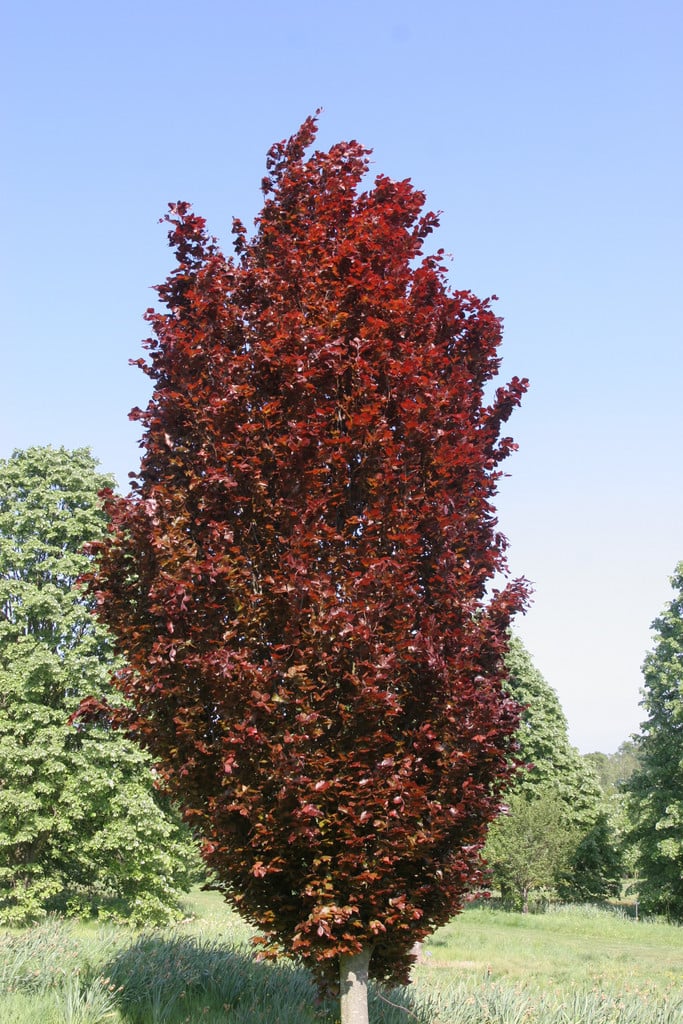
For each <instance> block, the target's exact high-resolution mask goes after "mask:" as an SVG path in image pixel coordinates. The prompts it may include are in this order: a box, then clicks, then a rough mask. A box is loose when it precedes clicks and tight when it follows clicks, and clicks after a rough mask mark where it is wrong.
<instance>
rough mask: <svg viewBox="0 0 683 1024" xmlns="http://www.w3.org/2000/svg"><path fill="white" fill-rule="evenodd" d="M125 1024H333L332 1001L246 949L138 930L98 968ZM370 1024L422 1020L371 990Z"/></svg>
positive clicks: (298, 972)
mask: <svg viewBox="0 0 683 1024" xmlns="http://www.w3.org/2000/svg"><path fill="white" fill-rule="evenodd" d="M102 970H103V973H104V974H105V975H106V982H107V985H108V988H109V990H110V991H111V992H113V993H114V994H115V995H114V998H115V1001H116V1006H117V1009H118V1011H119V1014H120V1015H121V1017H122V1019H123V1020H124V1021H125V1022H126V1024H194V1022H195V1021H200V1020H201V1021H202V1022H204V1024H219V1022H220V1024H226V1022H227V1021H229V1022H230V1024H334V1022H335V1021H337V1020H338V1019H339V1004H338V1002H337V1001H336V1000H334V999H332V1000H326V1001H324V1000H321V999H320V997H319V995H318V992H317V989H316V986H315V984H314V982H313V980H312V978H311V975H310V974H309V973H308V971H306V970H304V969H303V968H300V967H294V966H291V965H289V964H287V963H286V962H284V961H283V962H282V963H278V964H273V963H266V962H259V961H257V960H256V959H255V957H254V953H253V952H252V950H251V949H250V947H247V946H242V947H232V946H229V945H228V944H224V943H222V942H220V941H216V940H212V939H206V938H201V937H199V938H197V937H194V936H186V935H170V936H169V935H168V933H165V934H163V935H159V934H155V933H143V934H142V935H140V936H139V937H138V938H136V939H135V941H134V942H133V943H132V944H131V945H129V946H127V947H126V948H125V949H123V950H119V951H118V952H117V953H116V954H115V955H114V956H112V957H111V958H110V960H109V962H108V963H107V964H106V966H105V967H103V968H102ZM369 1001H370V1006H371V1014H372V1019H373V1021H377V1024H410V1022H412V1021H418V1022H419V1024H423V1022H427V1021H428V1020H430V1019H431V1017H429V1016H427V1015H426V1014H425V1012H424V1009H422V1010H421V1009H420V1008H419V1007H418V1006H416V1005H415V1004H414V1001H413V999H412V997H411V995H410V993H409V992H407V991H404V990H398V991H396V990H392V991H390V992H387V991H385V990H384V989H382V988H379V987H372V988H371V992H370V1000H369Z"/></svg>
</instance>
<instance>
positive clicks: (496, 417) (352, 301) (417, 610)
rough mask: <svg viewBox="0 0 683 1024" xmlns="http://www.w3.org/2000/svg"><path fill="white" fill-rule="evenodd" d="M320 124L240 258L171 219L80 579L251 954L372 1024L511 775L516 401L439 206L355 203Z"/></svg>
mask: <svg viewBox="0 0 683 1024" xmlns="http://www.w3.org/2000/svg"><path fill="white" fill-rule="evenodd" d="M315 134H316V124H315V119H313V118H309V119H308V120H307V121H306V122H305V123H304V124H303V125H302V127H301V128H300V129H299V131H298V132H297V133H296V134H295V135H294V136H293V137H292V138H291V139H290V140H289V141H287V142H282V143H278V144H277V145H275V146H273V147H272V149H271V150H270V152H269V155H268V162H267V176H266V177H265V178H264V179H263V185H262V188H263V193H264V196H265V202H264V206H263V210H262V212H261V214H260V215H259V217H258V218H257V221H256V231H255V234H254V236H253V237H248V235H247V233H246V231H245V229H244V227H243V225H242V224H241V223H240V222H239V221H235V222H234V225H233V233H234V248H235V256H234V257H226V256H225V255H224V254H223V253H222V252H221V250H220V249H219V247H218V245H217V243H216V241H215V239H213V238H211V237H210V236H208V235H207V233H206V231H205V225H204V221H203V220H202V219H201V218H200V217H198V216H196V215H195V214H194V213H193V212H192V211H191V209H190V207H189V206H188V204H186V203H177V204H174V205H173V206H171V208H170V213H169V214H168V216H167V217H166V220H167V221H168V223H169V225H170V232H169V238H170V244H171V246H172V247H173V249H174V250H175V254H176V259H177V264H176V267H175V269H174V270H173V272H172V273H171V274H170V276H169V278H168V279H167V281H166V282H165V283H164V284H163V285H161V286H160V287H159V288H158V294H159V298H160V300H161V302H162V303H163V305H164V307H165V309H164V311H162V312H158V311H156V312H155V311H153V310H149V311H148V313H147V319H148V321H149V323H150V324H151V327H152V331H153V336H152V338H150V339H149V340H148V341H147V348H148V351H149V357H148V359H147V360H146V361H145V360H138V362H139V365H140V366H141V368H142V369H143V370H144V372H145V373H147V374H148V376H149V377H150V379H151V380H152V382H153V385H154V391H153V395H152V398H151V400H150V402H149V405H148V406H147V408H146V409H144V410H139V409H136V410H134V411H133V413H132V416H133V417H134V418H135V419H137V420H139V421H140V422H141V424H142V426H143V428H144V435H143V440H142V447H143V457H142V462H141V467H140V471H139V473H138V474H137V476H136V478H135V479H134V482H133V487H132V492H131V494H130V495H129V496H128V497H118V496H115V495H113V494H111V493H110V494H108V496H107V498H106V506H107V511H108V514H109V516H110V517H111V529H110V533H109V535H108V538H107V540H106V541H105V542H104V543H102V544H98V545H95V548H96V553H97V555H98V561H97V568H96V571H94V572H93V573H92V575H91V576H90V577H89V588H90V591H91V593H92V594H94V595H95V596H96V599H97V603H98V609H99V615H100V618H101V619H102V621H103V622H105V623H106V624H107V625H108V626H109V627H110V628H111V630H112V631H113V633H114V635H115V636H116V637H117V638H118V647H119V650H120V652H121V653H122V654H123V655H124V656H125V659H126V663H127V668H126V669H125V671H124V672H122V673H120V674H119V675H118V676H117V677H116V679H115V680H114V683H115V685H116V686H117V687H118V688H119V689H120V690H121V691H122V692H123V694H124V695H125V697H126V698H127V700H128V702H129V707H128V710H126V711H125V712H122V711H118V712H115V713H113V717H114V720H115V722H116V723H117V724H118V725H119V726H121V727H124V728H126V729H127V730H128V732H129V733H130V734H131V735H133V736H136V737H137V738H138V739H139V741H140V743H141V744H142V745H143V746H144V747H145V748H147V749H149V750H150V751H151V752H152V754H153V756H154V758H155V761H156V763H157V765H158V768H159V772H160V773H161V776H162V777H163V780H164V783H165V785H166V787H167V789H168V790H169V792H170V793H171V794H172V795H173V797H174V798H175V799H176V800H177V801H178V802H179V803H180V804H181V806H182V807H183V808H184V813H185V817H186V818H187V820H188V821H189V822H190V823H191V825H192V826H193V827H194V828H195V829H196V830H197V831H198V832H199V833H200V834H201V835H202V836H203V840H204V856H205V858H206V860H207V863H208V864H209V865H210V866H211V868H212V869H213V871H214V872H215V873H216V875H217V877H218V878H219V879H220V886H221V888H222V891H223V892H224V894H225V897H226V899H227V900H228V901H229V902H230V903H231V904H232V905H233V906H235V907H236V908H237V910H238V911H239V912H240V913H241V914H242V915H243V916H244V917H245V918H246V919H248V920H249V921H251V922H253V923H254V924H256V925H257V926H258V927H259V928H260V929H261V932H262V936H263V938H262V942H263V944H264V952H265V953H266V954H274V953H275V952H276V951H278V950H284V951H286V952H287V953H288V954H289V955H290V956H292V957H294V958H295V959H297V960H298V961H300V962H302V963H304V964H306V965H308V966H309V967H311V968H312V970H313V971H314V972H315V974H316V975H317V977H318V979H319V980H321V981H322V982H327V981H330V979H332V978H337V979H340V983H341V993H342V1019H343V1020H344V1021H352V1020H353V1021H356V1020H363V1019H367V1008H366V992H365V980H366V979H367V976H368V973H369V974H370V976H374V977H375V978H378V979H381V980H383V981H388V982H399V983H405V982H406V981H407V980H408V972H409V969H410V966H411V963H412V958H411V953H410V951H411V948H412V946H413V944H414V943H415V942H416V941H418V940H421V939H422V938H424V936H425V935H427V934H428V933H429V932H431V931H432V930H433V929H434V928H435V927H436V926H438V925H440V924H442V923H443V922H445V921H447V920H448V919H449V918H450V917H451V916H452V915H453V914H454V913H456V912H457V911H458V910H459V908H460V907H461V906H462V904H463V901H464V900H465V898H466V895H467V893H468V892H470V890H471V889H472V887H473V886H476V885H477V884H478V882H479V880H480V870H479V865H480V861H479V857H480V850H481V847H482V845H483V843H484V840H485V837H486V831H487V826H488V824H489V822H491V821H492V820H493V819H494V818H495V817H496V815H497V814H498V812H499V806H500V798H501V792H502V790H503V788H504V787H505V786H506V784H507V782H508V779H509V777H510V773H511V767H510V764H511V758H510V754H511V750H512V749H513V748H514V733H515V729H516V726H517V723H518V707H517V705H516V704H515V703H514V702H513V701H512V700H511V699H509V698H508V697H507V696H506V694H505V692H504V684H505V678H506V672H505V668H504V664H503V658H504V655H505V653H506V649H507V644H508V626H509V624H510V620H511V616H512V615H513V614H514V613H515V612H517V611H518V610H520V609H521V607H522V605H523V603H524V601H525V596H526V594H525V585H524V582H523V581H515V582H511V583H509V584H508V585H507V586H505V587H504V589H501V590H498V591H496V590H493V591H492V592H490V590H491V588H490V584H491V581H492V580H493V578H494V577H495V576H497V575H498V574H500V573H504V572H505V568H506V566H505V554H504V552H505V547H506V542H505V539H504V537H503V536H502V535H501V534H500V533H499V532H498V530H497V522H496V516H495V511H494V508H493V505H492V499H493V497H494V495H495V491H496V486H497V481H498V479H499V477H500V470H499V465H500V463H501V461H502V460H503V459H504V458H505V457H506V456H507V455H508V454H509V453H510V452H511V451H512V450H513V449H514V447H515V446H514V444H513V442H512V440H511V439H510V438H509V437H505V436H501V428H502V425H503V424H504V423H505V422H506V421H507V419H508V417H509V416H510V414H511V412H512V410H513V409H514V407H515V406H516V405H517V404H518V403H519V401H520V398H521V396H522V394H523V392H524V391H525V389H526V385H527V382H526V381H524V380H519V379H517V378H513V380H512V381H511V382H510V383H509V384H508V385H507V386H504V387H499V388H498V390H497V391H496V392H495V396H494V397H493V398H492V399H491V400H487V398H486V393H487V392H486V386H487V384H488V383H489V382H490V381H491V380H492V379H493V378H494V377H495V376H496V374H497V370H498V367H499V356H498V346H499V343H500V339H501V324H500V321H499V319H498V318H497V317H496V316H495V315H494V313H493V312H492V311H491V309H490V306H489V303H488V301H482V300H479V299H477V298H476V297H475V296H474V295H472V294H471V293H470V292H467V291H452V290H450V289H449V287H448V285H447V283H446V278H445V270H444V266H443V261H442V257H443V253H442V251H441V250H440V251H439V252H438V253H437V254H436V255H427V256H425V255H423V244H424V241H425V239H426V238H427V236H428V235H429V234H430V232H431V231H432V230H433V228H434V227H435V226H436V225H437V223H438V220H437V217H436V216H435V215H434V214H432V213H428V212H424V210H423V207H424V201H425V200H424V195H423V194H422V193H421V192H419V191H417V190H416V189H415V188H414V187H413V186H412V185H411V184H410V182H409V181H398V182H397V181H392V180H390V179H389V178H387V177H384V176H383V175H380V176H378V177H377V178H376V179H375V182H374V185H373V186H372V187H371V188H369V189H368V191H361V183H362V181H363V178H364V176H365V175H366V172H367V169H368V153H369V151H368V150H366V149H363V148H362V147H361V146H360V145H359V144H358V143H356V142H351V143H340V144H338V145H335V146H333V147H332V148H331V149H330V150H329V152H313V153H312V154H311V155H307V151H308V150H309V147H310V146H311V144H312V143H313V141H314V139H315ZM98 710H99V711H100V712H101V705H96V704H92V703H91V704H90V705H87V706H86V707H84V708H83V713H90V714H96V713H98ZM354 979H355V980H354Z"/></svg>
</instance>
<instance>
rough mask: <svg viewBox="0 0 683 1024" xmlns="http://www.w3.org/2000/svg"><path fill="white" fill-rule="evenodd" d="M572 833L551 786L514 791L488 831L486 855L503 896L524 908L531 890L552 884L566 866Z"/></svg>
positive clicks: (573, 838)
mask: <svg viewBox="0 0 683 1024" xmlns="http://www.w3.org/2000/svg"><path fill="white" fill-rule="evenodd" d="M576 845H577V833H576V829H575V827H573V826H572V823H571V821H570V820H569V816H568V813H567V808H566V805H565V803H564V801H563V800H562V798H561V797H560V796H559V794H558V793H557V790H556V788H555V787H554V786H553V785H550V784H546V785H543V786H540V785H539V786H537V787H536V789H535V791H534V792H533V793H529V792H525V791H523V790H522V791H518V792H516V793H514V794H513V795H512V796H511V798H510V800H509V813H508V814H506V815H504V816H503V817H501V818H499V819H498V821H497V822H496V823H495V824H494V825H493V827H492V828H491V829H490V831H489V839H488V842H487V844H486V857H487V859H488V861H489V864H490V866H491V869H492V871H493V875H494V878H495V879H496V882H497V884H498V885H499V886H500V889H501V892H502V895H503V899H504V900H505V901H506V902H507V903H509V904H511V905H512V906H514V907H516V908H517V909H519V908H520V907H521V909H522V910H524V911H525V912H526V911H527V910H528V909H529V898H530V895H531V893H532V892H534V891H538V890H542V889H550V890H552V889H553V888H554V886H555V882H556V879H557V877H558V875H561V874H563V873H564V872H566V871H567V870H568V868H569V865H570V861H571V857H572V854H573V853H574V851H575V849H576Z"/></svg>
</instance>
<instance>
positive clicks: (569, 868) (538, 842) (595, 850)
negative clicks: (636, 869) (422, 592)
mask: <svg viewBox="0 0 683 1024" xmlns="http://www.w3.org/2000/svg"><path fill="white" fill-rule="evenodd" d="M506 663H507V668H508V671H509V680H508V686H507V688H508V691H509V692H510V693H511V694H512V696H514V698H515V700H517V701H519V703H520V704H522V705H523V706H524V709H525V710H524V711H523V713H522V719H521V722H520V727H519V730H518V733H517V739H518V742H519V746H520V750H519V757H520V759H521V760H522V762H523V763H524V765H525V766H526V767H523V768H522V769H521V771H520V772H519V773H518V775H517V777H516V780H515V783H514V788H513V792H514V794H515V798H513V799H512V800H511V801H510V809H509V814H508V815H507V816H506V817H505V818H503V819H502V820H501V822H500V823H499V825H498V826H497V827H496V829H495V830H494V832H493V833H492V835H491V838H490V839H489V842H488V844H487V847H486V857H487V860H488V861H489V864H490V866H491V869H492V872H493V878H494V881H495V883H496V884H497V885H498V886H499V887H500V889H501V891H502V892H503V893H510V892H513V893H514V894H515V901H516V902H518V903H526V902H527V900H528V895H529V892H531V891H533V890H534V889H538V888H539V887H540V888H545V889H551V890H558V891H559V892H560V894H561V896H562V897H563V898H564V899H572V900H577V901H583V900H588V899H590V900H601V899H606V898H607V897H608V896H610V895H614V894H615V892H617V891H618V889H619V883H620V879H621V871H622V866H621V858H620V855H619V849H618V843H617V836H616V834H615V830H614V828H613V827H612V825H611V822H610V818H609V817H608V815H607V813H606V806H605V800H604V796H603V793H602V790H601V787H600V784H599V782H598V777H597V775H596V772H595V770H594V767H593V765H592V764H591V763H590V762H589V761H588V760H587V759H586V758H583V757H582V756H581V754H579V752H578V750H577V749H576V748H575V747H573V746H572V744H571V743H570V742H569V736H568V730H567V719H566V717H565V715H564V712H563V710H562V706H561V704H560V701H559V698H558V696H557V694H556V693H555V691H554V690H553V689H552V687H551V686H549V684H548V683H547V682H546V680H545V679H544V677H543V675H542V674H541V673H540V672H539V671H538V669H537V668H536V667H535V666H534V664H533V662H532V660H531V657H530V655H529V653H528V651H527V650H526V649H525V647H524V645H523V644H522V642H521V640H520V639H519V638H518V637H513V638H512V640H511V644H510V649H509V652H508V655H507V660H506ZM553 808H554V814H555V819H556V820H555V821H554V823H553V825H552V827H551V826H549V824H548V818H549V816H550V813H551V809H553ZM516 843H520V844H521V845H520V847H519V848H517V847H516V845H515V844H516ZM508 858H509V860H508ZM553 858H554V860H553Z"/></svg>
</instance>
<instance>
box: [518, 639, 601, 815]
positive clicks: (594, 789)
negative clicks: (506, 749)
mask: <svg viewBox="0 0 683 1024" xmlns="http://www.w3.org/2000/svg"><path fill="white" fill-rule="evenodd" d="M506 665H507V668H508V672H509V678H508V684H507V689H508V692H509V693H510V694H511V695H512V696H513V697H514V698H515V700H516V701H518V702H519V703H520V704H522V705H523V706H524V708H525V710H524V711H523V713H522V720H521V722H520V726H519V730H518V732H517V740H518V742H519V747H520V750H519V757H520V759H521V760H522V761H523V763H524V764H525V765H526V766H527V767H526V769H525V768H523V769H522V770H521V771H520V772H519V773H518V775H517V777H516V781H515V785H514V789H515V792H518V793H524V794H526V795H527V796H534V795H535V794H536V793H537V792H538V790H539V789H551V790H554V791H555V792H556V793H557V796H558V797H559V799H560V800H561V801H562V803H563V805H564V807H565V813H566V817H567V819H568V820H569V821H570V822H571V823H572V825H575V826H576V827H577V828H579V829H585V830H587V829H588V828H590V827H591V826H592V825H593V824H594V822H595V821H596V818H597V816H598V813H599V810H600V806H601V797H602V794H601V790H600V785H599V783H598V779H597V777H596V774H595V772H594V770H593V768H592V767H591V765H590V764H588V763H587V762H586V761H585V760H584V759H583V758H582V757H581V754H580V753H579V752H578V750H577V749H576V747H574V746H572V744H571V743H570V742H569V735H568V726H567V719H566V716H565V714H564V711H563V710H562V705H561V704H560V700H559V697H558V696H557V694H556V693H555V691H554V690H553V688H552V687H551V686H550V685H549V684H548V683H547V681H546V680H545V679H544V677H543V675H542V674H541V673H540V672H539V670H538V669H537V668H536V667H535V665H534V663H533V661H532V660H531V656H530V655H529V652H528V651H527V650H526V648H525V647H524V645H523V643H522V641H521V640H520V639H519V638H518V637H512V639H511V642H510V649H509V652H508V655H507V658H506Z"/></svg>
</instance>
